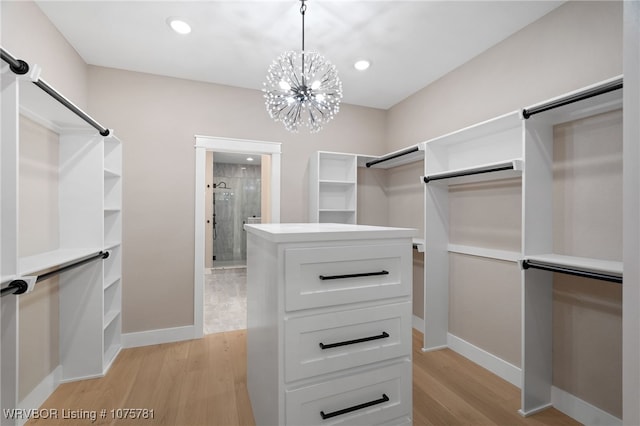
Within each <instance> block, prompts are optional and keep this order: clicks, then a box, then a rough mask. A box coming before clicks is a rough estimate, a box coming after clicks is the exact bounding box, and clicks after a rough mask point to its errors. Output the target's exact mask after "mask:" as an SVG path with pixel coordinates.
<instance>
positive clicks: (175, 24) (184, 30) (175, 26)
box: [167, 18, 191, 34]
mask: <svg viewBox="0 0 640 426" xmlns="http://www.w3.org/2000/svg"><path fill="white" fill-rule="evenodd" d="M167 24H169V26H170V27H171V29H172V30H173V31H175V32H177V33H178V34H189V33H190V32H191V25H189V24H187V23H186V22H185V21H183V20H182V19H178V18H168V19H167Z"/></svg>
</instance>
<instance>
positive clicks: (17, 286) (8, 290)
mask: <svg viewBox="0 0 640 426" xmlns="http://www.w3.org/2000/svg"><path fill="white" fill-rule="evenodd" d="M108 257H109V252H108V251H101V252H99V253H97V254H95V255H93V256H91V257H87V258H86V259H82V260H79V261H77V262H74V263H71V264H69V265H66V266H63V267H61V268H58V269H55V270H53V271H51V272H47V273H46V274H42V275H38V278H37V279H36V283H39V282H40V281H44V280H48V279H49V278H51V277H54V276H56V275H59V274H61V273H63V272H66V271H68V270H70V269H74V268H77V267H78V266H82V265H84V264H86V263H89V262H93V261H94V260H97V259H106V258H108ZM27 289H28V285H27V282H26V281H25V280H20V279H18V280H13V281H11V282H10V283H9V285H8V286H6V287H5V288H3V289H2V290H0V297H4V296H8V295H10V294H16V295H17V294H22V293H25V292H26V291H27Z"/></svg>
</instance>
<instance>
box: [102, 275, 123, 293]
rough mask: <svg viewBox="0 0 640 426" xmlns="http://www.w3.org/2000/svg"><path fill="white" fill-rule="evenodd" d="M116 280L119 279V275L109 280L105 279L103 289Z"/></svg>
mask: <svg viewBox="0 0 640 426" xmlns="http://www.w3.org/2000/svg"><path fill="white" fill-rule="evenodd" d="M118 281H120V277H115V278H111V279H110V280H107V279H105V283H104V290H106V289H108V288H109V287H111V286H112V285H114V284H115V283H117V282H118Z"/></svg>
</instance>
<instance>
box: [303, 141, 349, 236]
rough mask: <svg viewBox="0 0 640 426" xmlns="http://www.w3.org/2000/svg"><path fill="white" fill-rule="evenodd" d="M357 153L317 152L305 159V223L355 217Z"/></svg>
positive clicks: (343, 220) (344, 221) (342, 221)
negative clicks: (308, 186) (306, 170)
mask: <svg viewBox="0 0 640 426" xmlns="http://www.w3.org/2000/svg"><path fill="white" fill-rule="evenodd" d="M356 160H357V156H356V155H355V154H344V153H338V152H327V151H318V152H317V153H316V154H315V155H314V156H312V157H311V159H310V162H309V166H310V167H309V177H310V179H309V182H310V188H309V200H310V203H309V222H312V223H347V224H355V223H356V220H357V199H358V198H357V194H358V184H357V169H356V167H357V161H356Z"/></svg>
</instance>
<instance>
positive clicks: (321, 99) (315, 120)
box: [263, 0, 342, 133]
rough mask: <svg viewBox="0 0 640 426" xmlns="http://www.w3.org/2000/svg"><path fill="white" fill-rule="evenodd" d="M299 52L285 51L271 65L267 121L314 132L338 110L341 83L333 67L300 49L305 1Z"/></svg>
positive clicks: (302, 9)
mask: <svg viewBox="0 0 640 426" xmlns="http://www.w3.org/2000/svg"><path fill="white" fill-rule="evenodd" d="M300 1H301V3H302V4H301V6H300V14H301V15H302V50H301V51H299V52H297V51H288V52H284V53H283V54H282V55H280V56H279V57H278V58H277V59H276V60H274V61H273V63H272V64H271V66H270V67H269V70H268V72H267V81H266V82H265V83H264V88H263V92H264V98H265V104H266V107H267V111H268V112H269V115H270V116H271V118H273V119H274V120H276V121H281V122H282V123H283V124H284V127H285V128H286V129H287V130H289V131H292V132H297V131H298V130H299V128H300V127H301V126H306V127H308V128H309V130H310V131H311V132H312V133H313V132H318V131H320V130H321V129H322V126H323V125H324V124H326V123H328V122H329V121H331V120H332V119H333V117H334V116H335V115H336V114H337V113H338V111H339V109H340V101H341V100H342V82H341V81H340V79H339V78H338V72H337V70H336V67H335V66H334V65H333V64H331V63H330V62H329V61H327V60H326V59H325V58H324V57H323V56H322V55H320V54H319V53H317V52H307V51H305V49H304V15H305V12H306V10H307V5H306V4H305V1H306V0H300Z"/></svg>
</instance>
